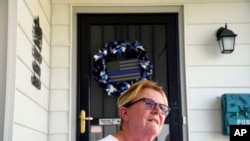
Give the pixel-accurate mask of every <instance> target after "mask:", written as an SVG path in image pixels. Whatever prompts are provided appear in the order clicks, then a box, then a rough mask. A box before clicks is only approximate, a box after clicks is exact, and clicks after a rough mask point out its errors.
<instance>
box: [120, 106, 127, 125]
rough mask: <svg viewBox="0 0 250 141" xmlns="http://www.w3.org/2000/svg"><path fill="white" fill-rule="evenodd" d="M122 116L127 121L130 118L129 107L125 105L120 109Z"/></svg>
mask: <svg viewBox="0 0 250 141" xmlns="http://www.w3.org/2000/svg"><path fill="white" fill-rule="evenodd" d="M119 113H120V117H121V118H122V119H123V121H124V122H127V121H128V120H129V118H128V109H127V108H125V107H121V108H120V109H119Z"/></svg>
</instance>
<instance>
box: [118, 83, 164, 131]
mask: <svg viewBox="0 0 250 141" xmlns="http://www.w3.org/2000/svg"><path fill="white" fill-rule="evenodd" d="M144 88H152V89H154V90H156V91H158V92H160V93H161V95H162V97H163V101H164V104H166V105H168V100H167V96H166V94H165V92H164V90H163V88H162V87H161V86H159V85H158V84H157V83H155V82H153V81H150V80H141V81H139V82H136V83H135V84H134V85H132V86H131V87H130V88H129V89H128V90H127V91H126V92H125V93H124V94H122V95H121V96H120V97H119V98H118V101H117V105H118V108H121V107H124V106H125V105H127V104H129V103H131V102H133V101H134V100H135V99H136V98H137V96H138V94H139V92H140V91H141V90H142V89H144ZM122 123H123V120H122V119H121V124H120V130H122Z"/></svg>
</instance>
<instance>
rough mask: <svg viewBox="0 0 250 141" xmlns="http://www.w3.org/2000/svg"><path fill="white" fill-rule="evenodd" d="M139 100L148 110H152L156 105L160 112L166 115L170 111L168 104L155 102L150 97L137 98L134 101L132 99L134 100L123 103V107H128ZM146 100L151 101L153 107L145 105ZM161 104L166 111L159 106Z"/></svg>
mask: <svg viewBox="0 0 250 141" xmlns="http://www.w3.org/2000/svg"><path fill="white" fill-rule="evenodd" d="M141 101H143V102H144V104H145V106H146V107H147V108H148V109H149V110H154V109H155V107H156V106H158V107H159V108H160V109H161V114H162V115H165V116H167V115H168V114H169V112H170V107H169V106H168V105H165V104H161V103H157V102H155V101H154V100H153V99H150V98H141V99H138V100H136V101H134V102H131V103H127V104H125V105H124V107H126V108H128V107H130V106H132V105H134V104H136V103H138V102H141ZM146 101H151V102H152V103H153V107H152V108H151V107H149V106H147V105H146ZM162 106H164V107H166V111H165V110H163V109H162V108H161V107H162Z"/></svg>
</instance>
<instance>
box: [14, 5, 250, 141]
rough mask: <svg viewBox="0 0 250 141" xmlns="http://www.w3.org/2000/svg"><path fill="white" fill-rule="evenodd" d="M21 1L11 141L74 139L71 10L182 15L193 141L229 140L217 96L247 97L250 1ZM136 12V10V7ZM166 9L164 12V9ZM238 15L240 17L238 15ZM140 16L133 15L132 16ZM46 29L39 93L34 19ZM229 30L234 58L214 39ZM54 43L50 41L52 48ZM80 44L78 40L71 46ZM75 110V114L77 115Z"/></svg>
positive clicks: (249, 57) (249, 69) (189, 126)
mask: <svg viewBox="0 0 250 141" xmlns="http://www.w3.org/2000/svg"><path fill="white" fill-rule="evenodd" d="M52 4H53V5H51V1H50V0H18V25H17V26H18V27H17V54H16V55H17V57H16V60H17V61H16V62H17V64H16V94H15V111H14V125H13V141H34V140H36V141H48V140H50V141H58V140H60V141H68V140H71V139H72V136H75V132H74V130H75V129H71V128H72V127H75V125H74V126H72V125H71V124H75V122H72V121H75V119H72V118H75V117H76V115H73V113H74V112H75V111H72V107H75V104H76V103H72V99H75V97H76V94H75V93H72V91H74V90H72V88H74V86H71V85H72V84H71V83H72V78H73V77H75V76H73V75H75V74H72V69H73V68H72V66H74V63H75V62H74V63H73V62H72V59H73V60H74V59H75V58H74V56H73V51H74V50H73V43H72V40H73V39H72V38H73V35H72V33H73V32H72V29H73V26H74V25H72V23H73V22H72V17H71V16H72V5H71V4H73V5H74V6H81V5H84V6H88V5H90V6H93V5H94V6H95V5H98V6H100V5H108V6H110V5H111V6H123V5H129V6H132V5H137V6H140V5H142V6H145V5H146V6H149V7H150V6H155V5H161V6H171V5H182V6H183V8H184V23H183V25H184V31H183V33H184V35H183V36H184V41H183V42H184V46H183V50H184V51H185V52H184V53H182V54H183V55H184V56H183V57H185V59H184V62H182V64H185V66H184V67H183V68H184V69H185V70H183V71H184V72H185V74H184V75H185V79H183V80H185V81H186V82H185V84H186V86H183V87H184V89H185V90H186V91H185V95H186V98H187V99H183V101H185V103H187V107H185V109H183V110H186V111H187V115H188V120H187V121H188V122H187V126H188V138H187V140H190V141H200V140H204V141H211V140H213V141H227V140H228V139H229V138H228V137H226V136H223V135H222V134H221V115H220V96H221V95H222V94H223V93H227V92H236V93H237V92H239V93H241V92H244V93H246V92H250V74H249V72H250V56H249V55H248V52H250V40H249V38H250V34H249V31H250V15H249V13H250V2H249V0H202V1H201V0H178V1H176V0H148V1H145V0H120V1H103V0H92V1H91V2H90V0H81V1H80V0H52ZM131 8H133V7H131ZM166 9H167V8H166ZM238 9H240V10H238ZM133 10H135V9H133ZM35 16H39V18H40V26H41V28H42V30H43V37H44V38H43V46H42V47H43V50H42V56H43V62H42V64H41V70H42V75H41V81H42V88H41V90H37V89H36V88H35V87H33V85H32V84H31V80H30V77H31V75H32V60H33V57H32V50H31V49H32V44H33V41H32V27H33V18H34V17H35ZM225 23H228V28H229V29H232V30H233V31H234V32H235V33H236V34H238V36H237V38H236V47H235V51H234V52H233V53H232V54H227V55H223V54H220V51H219V47H218V44H217V42H216V37H215V33H216V30H217V29H218V28H220V27H221V26H224V24H225ZM50 40H51V41H50ZM74 40H75V39H74ZM74 110H75V109H74Z"/></svg>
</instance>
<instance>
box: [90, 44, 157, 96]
mask: <svg viewBox="0 0 250 141" xmlns="http://www.w3.org/2000/svg"><path fill="white" fill-rule="evenodd" d="M117 57H124V58H125V59H131V58H137V59H138V60H139V67H138V68H139V70H140V78H137V79H134V80H129V81H110V77H109V74H108V72H107V71H108V68H107V62H110V61H115V60H116V59H117ZM93 59H94V63H93V64H94V70H93V78H94V79H95V80H96V81H97V83H99V85H100V86H101V87H102V88H103V89H105V91H106V92H107V95H109V96H119V95H121V94H123V93H124V92H125V91H126V90H127V89H128V88H129V87H130V86H131V85H132V84H133V83H135V82H137V81H140V80H150V79H151V78H152V74H153V65H152V63H151V62H150V61H149V59H148V54H147V52H146V51H145V49H144V48H143V46H142V44H141V43H140V42H138V41H113V42H108V43H106V44H105V45H103V46H102V47H101V48H100V49H99V50H98V52H97V53H96V54H94V55H93Z"/></svg>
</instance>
